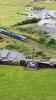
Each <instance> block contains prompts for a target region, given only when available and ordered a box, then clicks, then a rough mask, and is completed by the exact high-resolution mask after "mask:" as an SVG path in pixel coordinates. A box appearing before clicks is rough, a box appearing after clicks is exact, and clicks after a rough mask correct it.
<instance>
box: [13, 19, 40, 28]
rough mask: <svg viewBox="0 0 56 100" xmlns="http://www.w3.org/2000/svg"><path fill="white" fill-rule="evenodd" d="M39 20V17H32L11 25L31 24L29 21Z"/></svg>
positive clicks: (35, 21)
mask: <svg viewBox="0 0 56 100" xmlns="http://www.w3.org/2000/svg"><path fill="white" fill-rule="evenodd" d="M39 21H40V18H38V19H37V18H32V19H27V20H24V21H22V22H18V23H17V24H15V25H13V26H18V25H24V24H31V23H37V22H39Z"/></svg>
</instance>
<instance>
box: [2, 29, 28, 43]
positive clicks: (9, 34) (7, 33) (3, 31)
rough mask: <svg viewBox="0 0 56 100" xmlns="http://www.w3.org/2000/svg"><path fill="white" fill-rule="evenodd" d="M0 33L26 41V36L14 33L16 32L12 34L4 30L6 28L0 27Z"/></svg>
mask: <svg viewBox="0 0 56 100" xmlns="http://www.w3.org/2000/svg"><path fill="white" fill-rule="evenodd" d="M0 33H1V34H4V35H7V36H9V37H12V38H14V39H17V40H20V41H22V42H26V41H27V37H25V36H22V35H16V34H14V33H12V32H8V31H6V30H4V29H0Z"/></svg>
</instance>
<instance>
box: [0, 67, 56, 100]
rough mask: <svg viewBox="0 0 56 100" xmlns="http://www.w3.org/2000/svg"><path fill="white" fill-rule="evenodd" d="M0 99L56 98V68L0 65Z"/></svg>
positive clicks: (53, 99) (48, 99)
mask: <svg viewBox="0 0 56 100" xmlns="http://www.w3.org/2000/svg"><path fill="white" fill-rule="evenodd" d="M0 100H56V69H42V70H37V71H29V70H25V69H24V68H22V67H15V66H13V67H12V66H2V65H0Z"/></svg>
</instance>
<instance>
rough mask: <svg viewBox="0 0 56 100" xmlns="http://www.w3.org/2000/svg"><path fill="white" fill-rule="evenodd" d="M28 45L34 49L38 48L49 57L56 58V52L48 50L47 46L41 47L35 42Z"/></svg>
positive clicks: (29, 42)
mask: <svg viewBox="0 0 56 100" xmlns="http://www.w3.org/2000/svg"><path fill="white" fill-rule="evenodd" d="M27 44H29V45H30V46H32V47H33V48H38V49H39V50H40V51H43V52H45V53H47V54H48V55H49V56H52V57H55V58H56V52H55V51H52V50H50V49H48V48H46V47H45V46H43V45H41V44H39V43H36V42H34V41H31V40H29V41H28V42H27Z"/></svg>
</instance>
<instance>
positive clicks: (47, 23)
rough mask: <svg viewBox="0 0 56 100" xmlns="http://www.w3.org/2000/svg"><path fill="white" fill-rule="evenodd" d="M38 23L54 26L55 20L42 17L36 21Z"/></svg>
mask: <svg viewBox="0 0 56 100" xmlns="http://www.w3.org/2000/svg"><path fill="white" fill-rule="evenodd" d="M38 25H39V26H55V25H56V21H54V20H51V19H44V20H41V21H40V22H39V23H38Z"/></svg>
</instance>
